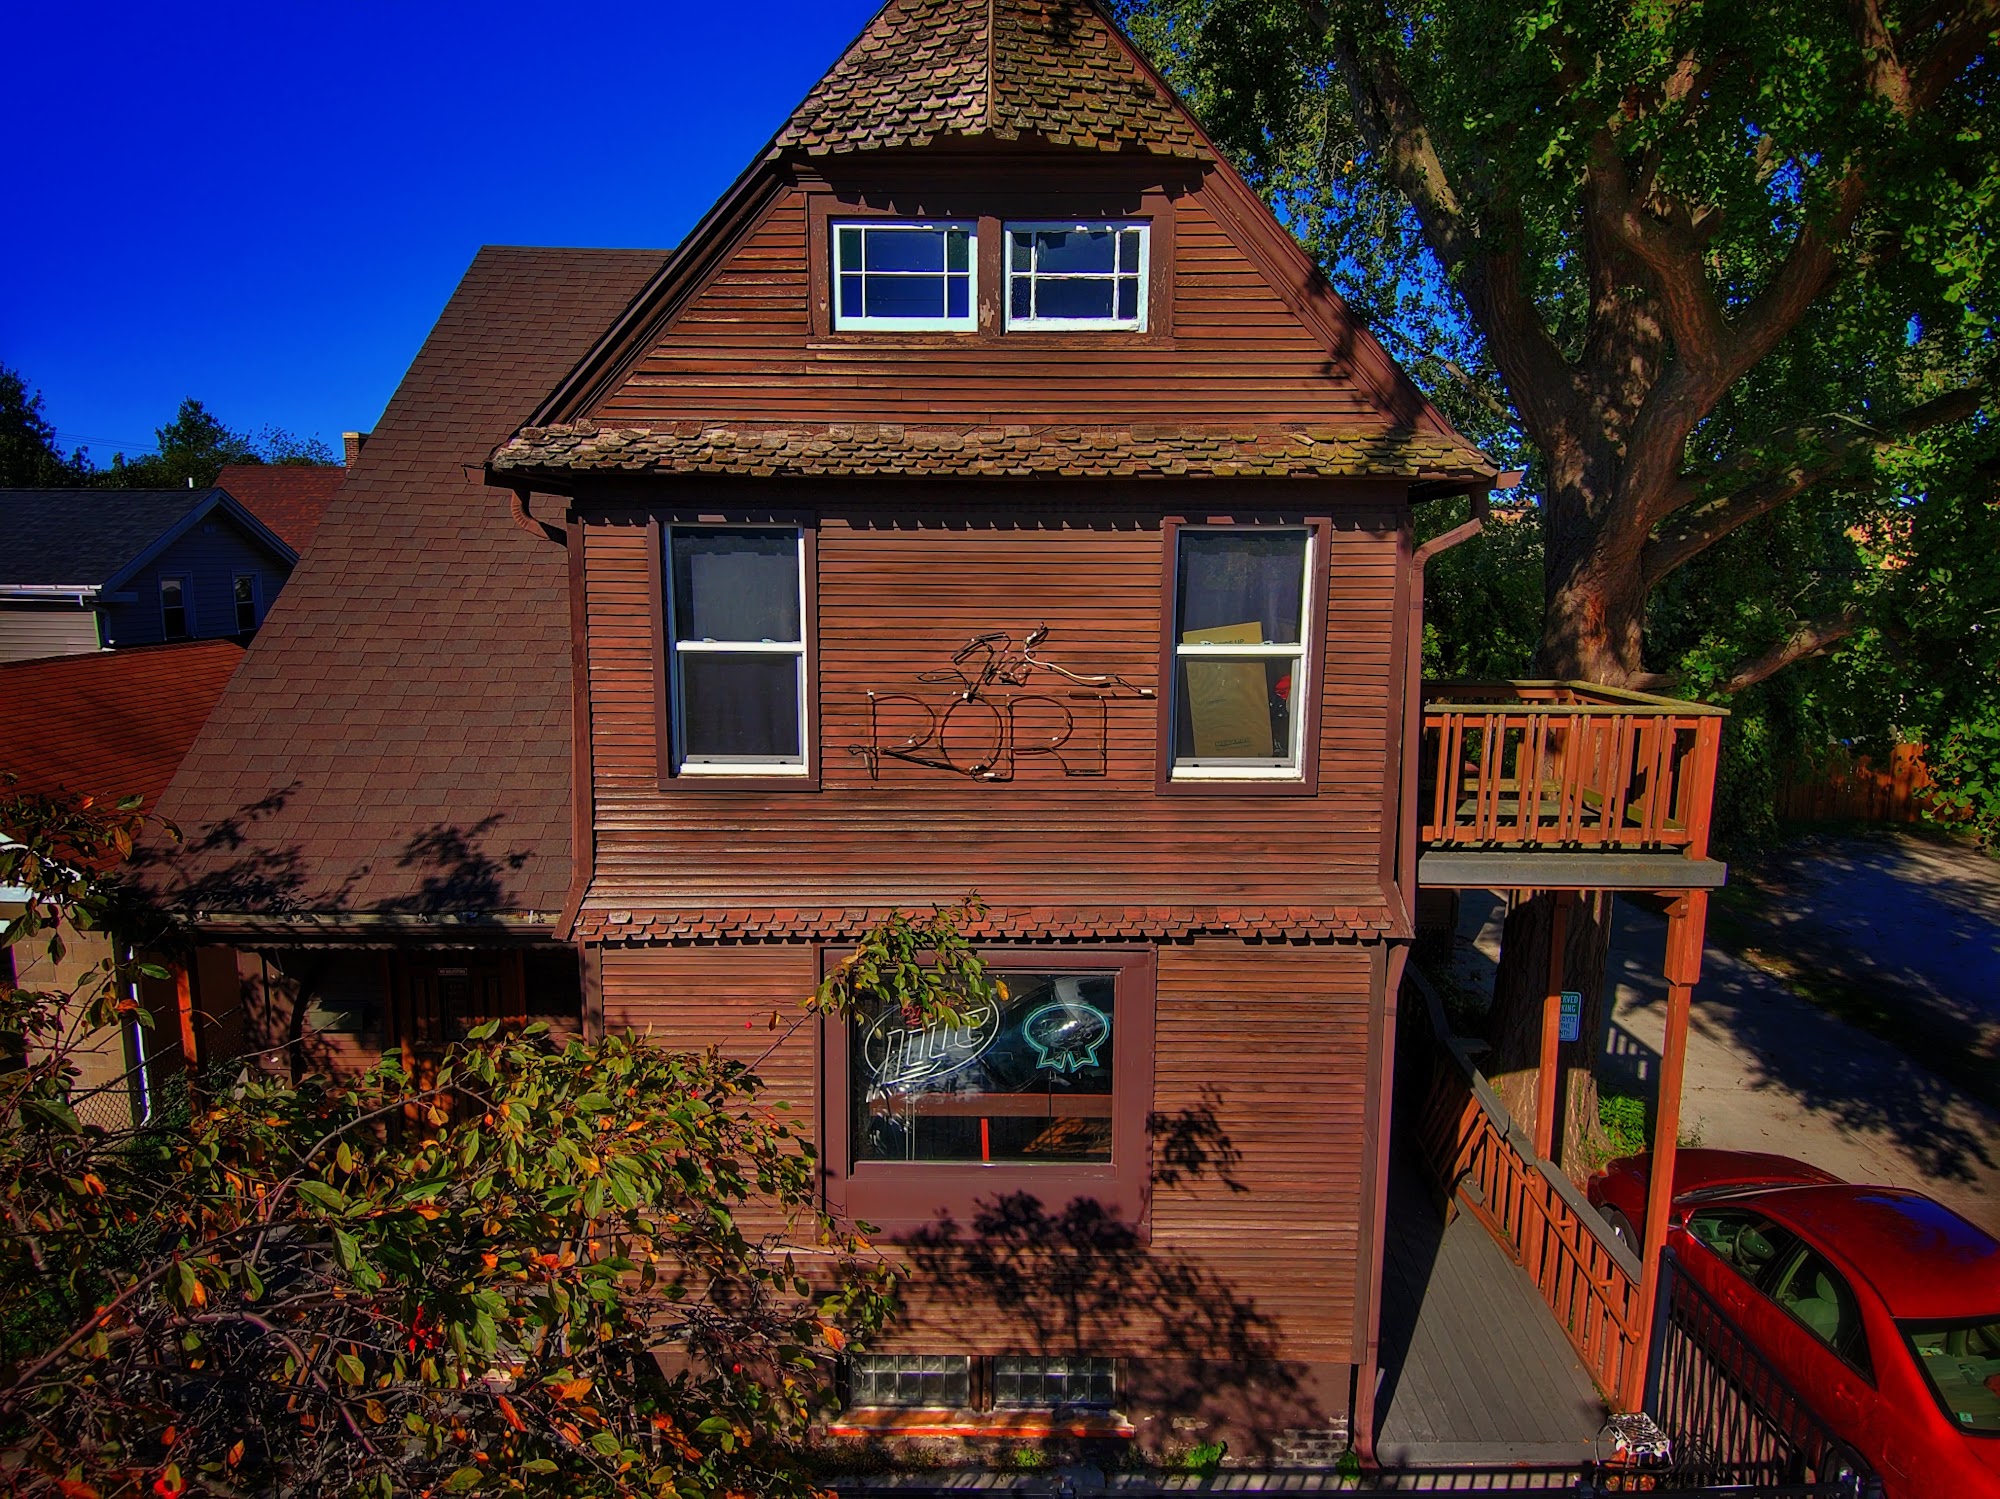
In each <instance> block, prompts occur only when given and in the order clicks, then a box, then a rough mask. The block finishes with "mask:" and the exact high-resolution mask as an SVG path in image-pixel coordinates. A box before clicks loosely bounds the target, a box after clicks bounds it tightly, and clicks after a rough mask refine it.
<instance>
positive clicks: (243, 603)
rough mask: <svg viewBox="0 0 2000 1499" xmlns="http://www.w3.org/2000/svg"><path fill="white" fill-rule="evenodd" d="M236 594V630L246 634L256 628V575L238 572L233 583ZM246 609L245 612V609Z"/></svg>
mask: <svg viewBox="0 0 2000 1499" xmlns="http://www.w3.org/2000/svg"><path fill="white" fill-rule="evenodd" d="M234 588H235V596H236V630H237V633H238V634H242V635H247V634H249V633H250V632H251V631H252V630H254V629H256V628H257V575H256V574H255V573H238V574H237V575H236V580H235V584H234ZM246 610H247V611H248V613H247V614H246V612H245V611H246Z"/></svg>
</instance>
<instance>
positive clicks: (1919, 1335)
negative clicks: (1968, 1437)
mask: <svg viewBox="0 0 2000 1499" xmlns="http://www.w3.org/2000/svg"><path fill="white" fill-rule="evenodd" d="M1902 1330H1903V1338H1904V1340H1905V1341H1906V1342H1908V1343H1909V1345H1910V1351H1911V1352H1912V1353H1913V1354H1915V1355H1916V1359H1917V1367H1918V1368H1919V1369H1922V1370H1923V1371H1924V1378H1925V1379H1927V1380H1929V1381H1930V1386H1931V1390H1932V1392H1933V1393H1934V1394H1936V1396H1937V1399H1938V1404H1939V1405H1941V1406H1943V1407H1944V1413H1945V1415H1946V1416H1948V1417H1949V1418H1950V1419H1951V1423H1952V1425H1954V1426H1956V1427H1958V1428H1959V1430H1961V1431H1972V1432H1979V1433H1982V1434H1983V1435H1986V1436H2000V1317H1985V1318H1981V1319H1979V1320H1976V1321H1967V1322H1922V1323H1910V1322H1905V1323H1904V1324H1902Z"/></svg>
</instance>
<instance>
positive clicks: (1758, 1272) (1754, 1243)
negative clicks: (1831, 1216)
mask: <svg viewBox="0 0 2000 1499" xmlns="http://www.w3.org/2000/svg"><path fill="white" fill-rule="evenodd" d="M1688 1232H1690V1233H1691V1234H1693V1235H1694V1236H1695V1238H1697V1239H1699V1240H1700V1241H1701V1242H1702V1243H1703V1244H1705V1245H1707V1246H1708V1247H1709V1248H1710V1249H1712V1250H1714V1251H1715V1253H1716V1255H1717V1256H1719V1257H1720V1258H1721V1260H1722V1261H1723V1263H1725V1264H1727V1265H1730V1266H1733V1267H1734V1268H1735V1269H1736V1270H1737V1271H1738V1272H1739V1273H1741V1274H1742V1275H1743V1276H1744V1278H1745V1279H1747V1280H1749V1281H1750V1282H1751V1284H1753V1285H1762V1284H1763V1283H1765V1282H1766V1281H1767V1280H1768V1278H1769V1276H1770V1275H1771V1274H1772V1273H1773V1272H1774V1271H1775V1270H1776V1268H1777V1267H1778V1265H1780V1264H1781V1263H1782V1262H1783V1261H1784V1258H1785V1256H1786V1255H1787V1254H1789V1253H1790V1252H1791V1250H1792V1247H1793V1246H1794V1245H1796V1244H1797V1243H1798V1242H1799V1239H1798V1235H1797V1234H1795V1233H1793V1232H1792V1231H1791V1230H1790V1229H1788V1228H1780V1227H1779V1226H1778V1225H1777V1224H1775V1223H1773V1222H1771V1220H1770V1219H1768V1218H1765V1217H1762V1216H1760V1215H1759V1214H1756V1213H1752V1212H1747V1211H1745V1210H1744V1209H1742V1208H1703V1209H1702V1210H1701V1211H1700V1212H1697V1213H1695V1214H1694V1215H1693V1216H1692V1217H1690V1218H1689V1219H1688Z"/></svg>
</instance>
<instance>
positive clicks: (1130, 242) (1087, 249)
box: [1007, 223, 1149, 332]
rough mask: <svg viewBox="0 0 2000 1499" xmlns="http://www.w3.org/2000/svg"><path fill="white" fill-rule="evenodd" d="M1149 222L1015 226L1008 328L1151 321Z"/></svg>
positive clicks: (1010, 238)
mask: <svg viewBox="0 0 2000 1499" xmlns="http://www.w3.org/2000/svg"><path fill="white" fill-rule="evenodd" d="M1148 238H1149V236H1148V233H1147V226H1146V225H1144V224H1115V223H1111V224H1107V223H1091V224H1060V223H1048V224H1009V225H1008V226H1007V327H1008V328H1009V329H1010V330H1012V329H1015V328H1025V329H1037V328H1045V329H1054V330H1058V331H1069V330H1076V329H1093V328H1107V329H1126V330H1131V331H1134V332H1137V331H1141V330H1143V329H1144V328H1145V326H1146V260H1147V254H1146V252H1147V249H1148V246H1147V239H1148Z"/></svg>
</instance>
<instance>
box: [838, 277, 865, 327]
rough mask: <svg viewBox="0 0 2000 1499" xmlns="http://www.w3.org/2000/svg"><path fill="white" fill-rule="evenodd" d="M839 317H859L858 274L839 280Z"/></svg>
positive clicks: (859, 288) (859, 291)
mask: <svg viewBox="0 0 2000 1499" xmlns="http://www.w3.org/2000/svg"><path fill="white" fill-rule="evenodd" d="M840 316H841V317H844V318H851V317H860V316H861V276H860V274H859V273H858V272H857V273H856V274H853V275H843V276H842V277H841V278H840Z"/></svg>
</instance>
